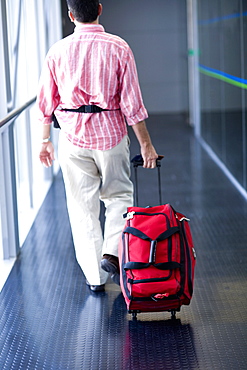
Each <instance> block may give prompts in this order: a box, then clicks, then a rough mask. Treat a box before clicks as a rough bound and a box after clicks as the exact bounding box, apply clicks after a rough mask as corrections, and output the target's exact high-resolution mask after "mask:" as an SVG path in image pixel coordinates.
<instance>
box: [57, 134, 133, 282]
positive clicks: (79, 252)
mask: <svg viewBox="0 0 247 370" xmlns="http://www.w3.org/2000/svg"><path fill="white" fill-rule="evenodd" d="M58 158H59V163H60V166H61V169H62V173H63V179H64V184H65V190H66V198H67V208H68V213H69V218H70V224H71V230H72V235H73V241H74V246H75V252H76V258H77V261H78V263H79V265H80V266H81V269H82V271H83V273H84V275H85V277H86V279H87V280H88V282H89V284H91V285H100V284H105V282H106V280H107V278H108V273H106V272H105V271H103V270H102V269H101V267H100V261H101V258H102V255H103V254H112V255H114V256H117V255H118V244H119V238H120V236H121V231H122V229H123V227H124V223H125V221H124V219H123V213H125V212H126V208H127V207H130V206H132V205H133V184H132V182H131V181H130V161H129V138H128V136H125V137H124V138H123V140H122V141H121V142H120V143H119V144H118V145H117V146H116V147H114V148H113V149H110V150H106V151H100V150H89V149H83V148H80V147H77V146H75V145H73V144H72V143H71V142H70V141H69V140H68V139H67V138H66V136H65V135H64V133H63V132H62V131H61V132H60V137H59V144H58ZM100 200H102V201H103V202H104V204H105V208H106V213H105V216H106V217H105V227H104V236H103V235H102V228H101V224H100V221H99V215H100Z"/></svg>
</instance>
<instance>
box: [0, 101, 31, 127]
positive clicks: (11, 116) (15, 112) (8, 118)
mask: <svg viewBox="0 0 247 370" xmlns="http://www.w3.org/2000/svg"><path fill="white" fill-rule="evenodd" d="M35 100H36V96H35V97H34V98H32V99H30V100H29V101H27V102H26V103H25V104H24V105H22V106H21V107H20V108H17V109H14V110H12V111H11V112H10V113H9V114H8V115H7V116H6V117H4V118H3V119H1V120H0V128H1V127H3V126H4V125H6V124H7V123H8V122H9V121H11V120H13V119H14V118H17V117H18V116H19V115H20V114H21V113H22V112H23V111H24V110H25V109H27V108H28V107H29V106H30V105H32V104H33V103H34V102H35Z"/></svg>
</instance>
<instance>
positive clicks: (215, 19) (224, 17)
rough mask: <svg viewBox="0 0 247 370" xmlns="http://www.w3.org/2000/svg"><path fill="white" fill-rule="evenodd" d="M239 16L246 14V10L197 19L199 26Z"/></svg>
mask: <svg viewBox="0 0 247 370" xmlns="http://www.w3.org/2000/svg"><path fill="white" fill-rule="evenodd" d="M241 16H243V17H245V16H247V12H243V13H233V14H229V15H225V16H223V17H218V18H212V19H206V20H201V21H199V25H200V26H205V25H207V24H212V23H216V22H221V21H226V20H229V19H233V18H240V17H241Z"/></svg>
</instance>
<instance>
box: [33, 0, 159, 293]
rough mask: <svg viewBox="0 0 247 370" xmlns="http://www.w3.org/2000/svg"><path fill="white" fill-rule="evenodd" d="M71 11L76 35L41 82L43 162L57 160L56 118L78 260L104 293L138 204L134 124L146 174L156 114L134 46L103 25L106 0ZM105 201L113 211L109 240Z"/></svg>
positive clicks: (51, 56) (77, 2) (57, 48)
mask: <svg viewBox="0 0 247 370" xmlns="http://www.w3.org/2000/svg"><path fill="white" fill-rule="evenodd" d="M67 5H68V9H69V17H70V19H71V21H72V22H74V24H75V31H74V33H73V34H72V35H70V36H68V37H66V38H64V39H63V40H60V41H59V42H57V43H56V44H55V45H53V47H52V48H51V49H50V50H49V52H48V54H47V57H46V60H45V63H44V66H43V69H42V73H41V78H40V84H39V91H38V96H37V107H38V112H39V121H40V122H41V123H42V124H43V140H42V146H41V150H40V160H41V162H42V163H43V164H44V165H45V166H47V167H48V166H51V165H52V161H53V160H54V148H53V145H52V143H51V141H50V127H51V122H52V114H53V112H54V111H55V115H56V118H57V120H58V122H59V125H60V127H61V132H60V137H59V145H58V158H59V162H60V166H61V169H62V173H63V178H64V183H65V189H66V197H67V207H68V213H69V218H70V223H71V229H72V235H73V240H74V246H75V251H76V257H77V261H78V263H79V265H80V266H81V268H82V271H83V272H84V275H85V277H86V280H87V284H88V285H89V287H90V289H91V290H93V291H102V290H104V285H105V283H106V280H107V278H108V274H109V273H110V275H111V278H112V279H113V281H114V282H116V283H118V284H119V264H118V257H117V256H118V242H119V237H120V234H121V231H122V228H123V226H124V219H123V217H122V214H123V213H125V212H126V208H127V207H128V206H131V205H132V204H133V186H132V183H131V181H130V165H129V139H128V136H127V127H126V122H127V124H128V125H130V126H132V127H133V130H134V132H135V135H136V137H137V139H138V141H139V143H140V149H141V154H142V157H143V160H144V164H143V167H145V168H154V167H155V166H156V158H157V157H158V156H157V153H156V151H155V149H154V147H153V145H152V142H151V139H150V136H149V133H148V131H147V128H146V125H145V119H146V118H147V116H148V115H147V111H146V109H145V107H144V105H143V101H142V96H141V92H140V88H139V83H138V77H137V71H136V66H135V61H134V57H133V54H132V52H131V50H130V48H129V46H128V45H127V43H126V42H125V41H123V40H122V39H121V38H119V37H118V36H115V35H111V34H108V33H106V32H105V31H104V28H103V26H101V25H100V24H99V16H100V15H101V13H102V5H101V4H100V3H99V1H98V0H67ZM99 199H101V200H102V201H103V202H104V204H105V207H106V219H105V228H104V229H105V231H104V237H103V236H102V230H101V225H100V221H99V213H100V201H99ZM102 255H103V257H102Z"/></svg>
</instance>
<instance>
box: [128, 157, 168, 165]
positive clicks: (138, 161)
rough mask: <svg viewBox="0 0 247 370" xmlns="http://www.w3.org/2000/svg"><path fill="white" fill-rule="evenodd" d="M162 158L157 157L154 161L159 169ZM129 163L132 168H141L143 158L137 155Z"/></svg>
mask: <svg viewBox="0 0 247 370" xmlns="http://www.w3.org/2000/svg"><path fill="white" fill-rule="evenodd" d="M163 158H164V156H163V155H158V158H157V159H156V166H157V167H160V166H161V163H160V161H161V160H162V159H163ZM131 162H132V163H133V165H134V167H138V166H143V162H144V161H143V158H142V155H141V154H137V155H136V156H135V157H134V158H132V159H131Z"/></svg>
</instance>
